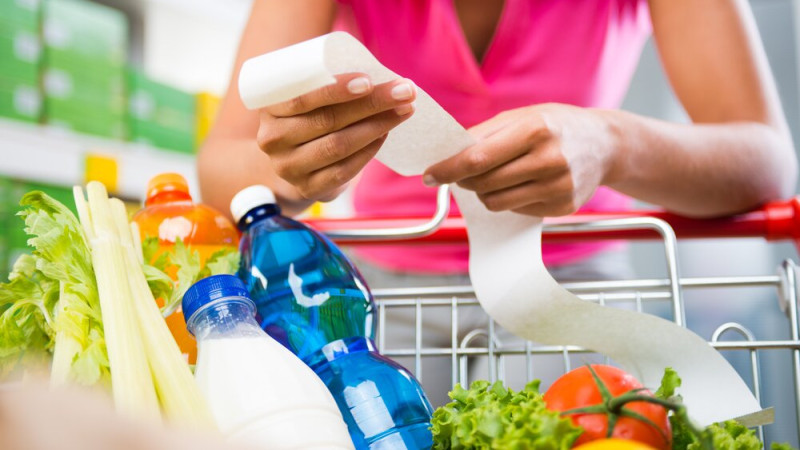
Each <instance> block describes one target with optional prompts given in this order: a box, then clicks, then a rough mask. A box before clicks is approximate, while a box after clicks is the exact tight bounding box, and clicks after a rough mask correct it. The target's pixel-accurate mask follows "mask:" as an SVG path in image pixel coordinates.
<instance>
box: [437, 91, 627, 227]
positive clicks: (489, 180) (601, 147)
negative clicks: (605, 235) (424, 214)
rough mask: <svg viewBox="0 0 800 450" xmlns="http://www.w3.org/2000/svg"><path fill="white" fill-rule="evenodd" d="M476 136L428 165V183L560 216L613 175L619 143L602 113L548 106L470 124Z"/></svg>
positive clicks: (493, 203) (500, 206)
mask: <svg viewBox="0 0 800 450" xmlns="http://www.w3.org/2000/svg"><path fill="white" fill-rule="evenodd" d="M469 132H470V133H471V134H472V135H473V136H474V137H475V138H476V140H477V141H478V142H477V143H476V144H475V145H473V146H471V147H469V148H466V149H464V150H463V151H461V152H460V153H458V154H457V155H455V156H452V157H450V158H448V159H446V160H444V161H441V162H439V163H437V164H434V165H433V166H431V167H429V168H428V170H427V171H425V175H424V176H423V180H424V181H425V184H427V185H435V184H444V183H457V184H458V185H459V186H461V187H463V188H465V189H468V190H472V191H475V192H476V193H477V194H478V198H480V200H481V201H482V202H483V204H484V205H486V208H487V209H489V210H490V211H505V210H511V211H514V212H518V213H521V214H529V215H534V216H562V215H566V214H571V213H573V212H575V211H577V210H578V208H580V207H581V206H582V205H583V204H584V203H586V202H587V201H588V200H589V198H591V196H592V194H593V193H594V191H595V189H597V187H598V186H599V185H600V184H603V183H604V182H606V181H607V178H608V177H609V176H610V174H611V172H612V167H613V160H614V157H615V156H614V153H615V151H616V149H617V148H618V146H617V144H616V142H617V136H618V134H617V133H615V131H614V128H613V127H612V126H611V125H610V123H609V122H608V121H606V120H604V117H603V114H602V111H599V110H592V109H584V108H579V107H575V106H568V105H562V104H543V105H536V106H530V107H526V108H519V109H515V110H511V111H506V112H503V113H501V114H499V115H497V116H495V117H494V118H492V119H490V120H487V121H486V122H483V123H481V124H479V125H477V126H475V127H473V128H471V129H470V130H469Z"/></svg>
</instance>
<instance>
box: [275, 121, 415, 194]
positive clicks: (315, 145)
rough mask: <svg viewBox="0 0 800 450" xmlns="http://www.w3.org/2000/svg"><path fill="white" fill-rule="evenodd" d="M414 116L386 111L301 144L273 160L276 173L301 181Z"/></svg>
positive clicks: (346, 156)
mask: <svg viewBox="0 0 800 450" xmlns="http://www.w3.org/2000/svg"><path fill="white" fill-rule="evenodd" d="M412 114H413V110H412V112H411V113H409V114H406V115H404V116H398V115H397V114H396V113H395V112H394V111H385V112H382V113H380V114H377V115H375V116H373V117H370V118H369V119H365V120H362V121H361V122H356V123H354V124H353V125H350V126H349V127H347V128H343V129H341V130H339V131H336V132H334V133H330V134H326V135H325V136H322V137H320V138H319V139H316V140H313V141H311V142H308V143H306V144H303V145H301V146H299V147H297V148H295V149H293V150H290V152H291V154H290V155H286V157H285V158H280V159H279V160H278V161H274V160H273V164H274V167H275V170H276V172H277V173H278V174H279V175H281V176H282V177H283V178H286V179H287V180H289V181H293V180H300V179H302V178H304V177H305V176H306V174H308V173H310V172H313V171H315V170H319V169H321V168H323V167H327V166H330V165H332V164H335V163H337V162H339V161H341V160H344V159H346V158H348V157H349V156H351V155H352V154H354V153H355V152H357V151H359V150H361V149H363V148H364V147H366V146H367V145H369V144H370V143H371V142H373V141H375V140H377V139H378V138H380V137H381V136H383V135H385V134H387V133H388V132H389V131H391V130H392V128H394V127H395V126H397V125H398V124H400V123H401V122H403V121H405V120H407V119H408V118H409V117H411V115H412Z"/></svg>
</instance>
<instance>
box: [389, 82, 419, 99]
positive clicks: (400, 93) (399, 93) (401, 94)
mask: <svg viewBox="0 0 800 450" xmlns="http://www.w3.org/2000/svg"><path fill="white" fill-rule="evenodd" d="M413 96H414V89H413V88H412V87H411V84H410V83H403V84H398V85H397V86H395V87H393V88H392V98H393V99H395V100H408V99H410V98H411V97H413Z"/></svg>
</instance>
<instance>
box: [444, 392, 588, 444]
mask: <svg viewBox="0 0 800 450" xmlns="http://www.w3.org/2000/svg"><path fill="white" fill-rule="evenodd" d="M449 395H450V398H451V399H452V400H453V401H452V402H450V403H448V404H447V405H445V406H442V407H440V408H438V409H437V410H436V411H435V412H434V413H433V419H432V421H431V430H432V432H433V442H434V444H433V448H434V449H495V448H508V449H514V448H526V449H569V448H570V447H571V446H572V444H573V442H574V441H575V440H576V439H577V438H578V436H580V434H581V432H582V430H581V429H580V428H579V427H576V426H575V425H573V424H572V422H571V421H570V419H568V418H561V417H560V415H559V413H557V412H555V411H550V410H548V409H546V408H545V404H544V400H543V399H542V395H541V394H540V393H539V382H538V381H533V382H531V383H528V385H527V386H525V388H524V389H523V390H522V391H519V392H514V391H513V390H511V389H507V388H505V387H504V386H503V384H502V383H501V382H499V381H498V382H496V383H494V384H492V385H491V386H490V385H489V382H488V381H475V382H474V383H472V385H471V386H470V388H469V390H466V389H464V388H462V387H461V385H456V387H455V388H454V389H453V391H452V392H450V394H449Z"/></svg>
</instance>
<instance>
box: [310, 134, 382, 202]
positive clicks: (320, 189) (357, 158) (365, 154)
mask: <svg viewBox="0 0 800 450" xmlns="http://www.w3.org/2000/svg"><path fill="white" fill-rule="evenodd" d="M385 140H386V136H385V135H384V136H381V137H379V138H378V139H376V140H375V141H373V142H371V143H369V144H368V145H367V146H366V147H364V148H363V149H361V150H359V151H357V152H355V153H353V154H352V155H350V156H348V157H347V158H345V159H343V160H341V161H339V162H336V163H334V164H331V165H329V166H326V167H323V168H321V169H319V170H317V171H315V172H313V173H312V174H311V176H310V177H308V180H307V182H306V183H305V185H304V186H302V187H301V189H300V193H301V194H302V195H303V196H305V197H306V198H318V199H319V200H321V201H330V200H333V198H335V197H336V196H337V195H338V194H339V193H341V190H342V189H340V188H339V187H340V186H344V185H345V184H346V183H347V182H349V181H350V180H352V179H353V178H354V177H355V176H356V175H358V173H359V172H360V171H361V169H363V168H364V166H365V165H367V163H368V162H369V161H370V160H371V159H372V158H373V157H374V156H375V154H376V153H378V150H380V148H381V145H383V142H384V141H385ZM331 189H333V192H331Z"/></svg>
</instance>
